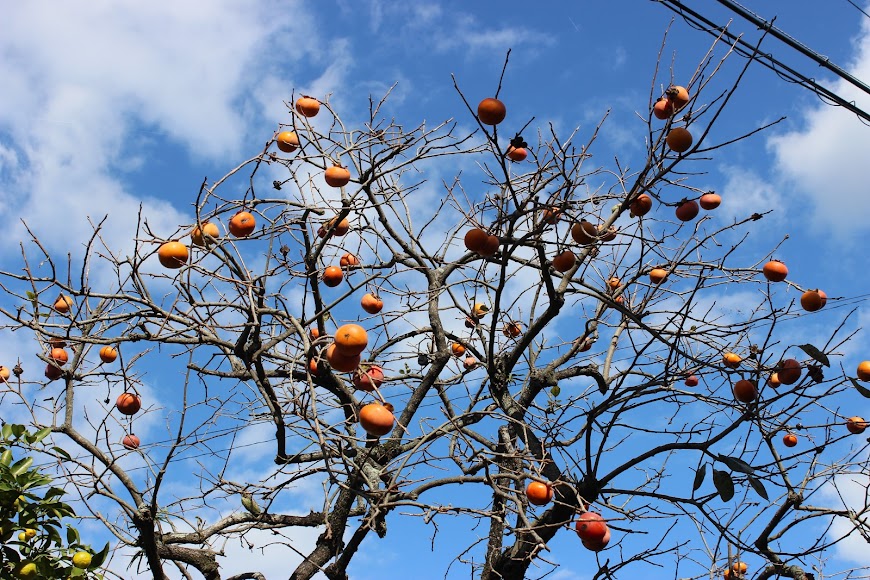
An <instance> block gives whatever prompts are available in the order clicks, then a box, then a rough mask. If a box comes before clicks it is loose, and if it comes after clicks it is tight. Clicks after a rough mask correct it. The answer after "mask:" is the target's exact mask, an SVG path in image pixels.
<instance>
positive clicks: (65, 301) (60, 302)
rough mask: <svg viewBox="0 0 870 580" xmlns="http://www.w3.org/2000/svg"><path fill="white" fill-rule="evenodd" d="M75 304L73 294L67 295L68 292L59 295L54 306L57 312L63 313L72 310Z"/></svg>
mask: <svg viewBox="0 0 870 580" xmlns="http://www.w3.org/2000/svg"><path fill="white" fill-rule="evenodd" d="M72 306H73V299H72V297H71V296H67V295H66V294H61V295H59V296H58V297H57V300H55V301H54V304H53V305H52V308H54V310H55V311H56V312H60V313H61V314H66V313H67V312H69V311H70V308H72Z"/></svg>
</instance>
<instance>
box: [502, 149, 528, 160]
mask: <svg viewBox="0 0 870 580" xmlns="http://www.w3.org/2000/svg"><path fill="white" fill-rule="evenodd" d="M528 156H529V152H528V151H527V150H526V148H525V147H514V146H513V145H511V146H510V148H509V149H508V150H507V158H508V159H510V160H511V161H513V162H515V163H519V162H520V161H525V159H526V157H528Z"/></svg>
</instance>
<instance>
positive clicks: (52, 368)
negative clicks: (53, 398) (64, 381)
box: [45, 364, 63, 381]
mask: <svg viewBox="0 0 870 580" xmlns="http://www.w3.org/2000/svg"><path fill="white" fill-rule="evenodd" d="M61 376H63V369H62V368H60V367H59V366H57V365H53V364H47V365H45V378H47V379H48V380H49V381H53V380H55V379H59V378H60V377H61Z"/></svg>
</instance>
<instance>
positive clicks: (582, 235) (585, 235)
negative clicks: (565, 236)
mask: <svg viewBox="0 0 870 580" xmlns="http://www.w3.org/2000/svg"><path fill="white" fill-rule="evenodd" d="M597 236H598V228H596V227H595V225H593V224H592V223H591V222H588V221H586V220H582V221H579V222H577V223H575V224H574V225H573V226H571V237H572V238H574V241H575V242H577V243H578V244H580V245H583V246H588V245H589V244H594V243H595V240H596V237H597Z"/></svg>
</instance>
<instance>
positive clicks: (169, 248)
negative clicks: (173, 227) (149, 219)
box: [157, 241, 189, 269]
mask: <svg viewBox="0 0 870 580" xmlns="http://www.w3.org/2000/svg"><path fill="white" fill-rule="evenodd" d="M188 256H189V254H188V252H187V246H185V245H184V244H182V243H181V242H175V241H171V242H164V243H163V244H161V245H160V248H159V249H158V250H157V259H158V260H160V263H161V264H163V266H164V267H166V268H172V269H177V268H181V267H182V266H184V265H185V264H186V263H187V258H188Z"/></svg>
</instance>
